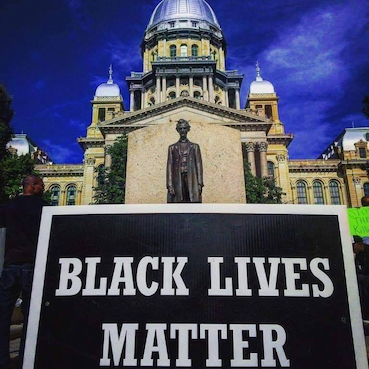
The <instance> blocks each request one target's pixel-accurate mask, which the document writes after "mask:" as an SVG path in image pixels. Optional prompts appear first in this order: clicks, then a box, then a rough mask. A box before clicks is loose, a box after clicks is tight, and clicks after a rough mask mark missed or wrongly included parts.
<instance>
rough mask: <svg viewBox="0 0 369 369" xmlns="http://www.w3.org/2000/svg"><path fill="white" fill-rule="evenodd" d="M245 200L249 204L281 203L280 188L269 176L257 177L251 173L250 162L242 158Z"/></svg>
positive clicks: (281, 193)
mask: <svg viewBox="0 0 369 369" xmlns="http://www.w3.org/2000/svg"><path fill="white" fill-rule="evenodd" d="M244 170H245V187H246V201H247V203H249V204H281V203H282V195H284V193H283V192H282V188H280V187H278V186H276V183H275V180H274V179H272V178H269V177H264V178H258V177H255V176H254V175H253V174H252V173H251V169H250V164H249V163H248V162H247V160H244Z"/></svg>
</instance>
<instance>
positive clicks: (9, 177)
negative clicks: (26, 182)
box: [0, 153, 37, 204]
mask: <svg viewBox="0 0 369 369" xmlns="http://www.w3.org/2000/svg"><path fill="white" fill-rule="evenodd" d="M29 174H37V173H36V172H35V162H34V160H33V159H32V157H31V155H29V154H28V155H21V156H17V155H16V154H14V155H10V154H9V153H7V154H6V155H5V158H3V160H1V161H0V204H3V203H5V202H7V201H8V200H10V199H12V198H14V197H16V196H18V195H19V194H20V193H22V180H23V178H25V177H26V176H27V175H29Z"/></svg>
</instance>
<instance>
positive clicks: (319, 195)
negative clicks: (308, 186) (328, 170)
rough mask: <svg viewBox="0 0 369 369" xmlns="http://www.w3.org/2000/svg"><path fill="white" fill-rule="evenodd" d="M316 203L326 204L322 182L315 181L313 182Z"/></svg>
mask: <svg viewBox="0 0 369 369" xmlns="http://www.w3.org/2000/svg"><path fill="white" fill-rule="evenodd" d="M313 193H314V203H315V205H323V204H324V196H323V186H322V184H321V183H320V182H318V181H315V182H314V183H313Z"/></svg>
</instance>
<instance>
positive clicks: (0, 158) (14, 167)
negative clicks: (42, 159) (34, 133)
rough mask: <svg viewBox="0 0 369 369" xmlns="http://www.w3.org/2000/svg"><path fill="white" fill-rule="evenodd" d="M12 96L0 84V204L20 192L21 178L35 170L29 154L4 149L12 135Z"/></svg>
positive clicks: (33, 172)
mask: <svg viewBox="0 0 369 369" xmlns="http://www.w3.org/2000/svg"><path fill="white" fill-rule="evenodd" d="M11 105H12V98H11V97H10V96H9V94H8V93H7V91H6V89H5V87H4V86H3V85H0V204H3V203H5V202H7V201H8V200H10V199H11V198H13V197H15V196H17V195H19V194H20V193H21V192H22V180H23V178H24V177H26V176H27V175H29V174H37V173H36V172H35V169H34V168H35V163H34V161H33V159H32V158H31V156H30V155H22V156H17V155H16V154H13V155H12V154H11V153H10V152H9V151H8V150H7V149H6V144H7V143H8V142H9V141H10V139H11V138H12V135H13V129H12V127H11V125H10V121H11V119H12V117H13V115H14V110H13V108H12V106H11Z"/></svg>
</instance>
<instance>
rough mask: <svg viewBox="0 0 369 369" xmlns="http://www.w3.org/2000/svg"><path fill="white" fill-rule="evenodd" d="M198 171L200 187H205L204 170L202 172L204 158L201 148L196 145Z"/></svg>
mask: <svg viewBox="0 0 369 369" xmlns="http://www.w3.org/2000/svg"><path fill="white" fill-rule="evenodd" d="M195 152H196V171H197V182H198V185H199V186H201V187H204V181H203V170H202V158H201V150H200V146H199V145H196V151H195Z"/></svg>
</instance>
